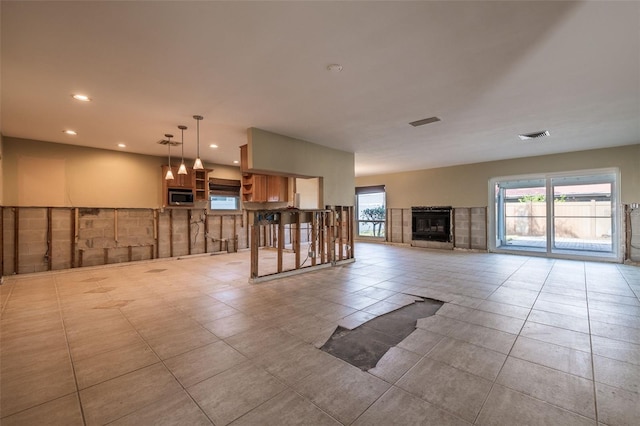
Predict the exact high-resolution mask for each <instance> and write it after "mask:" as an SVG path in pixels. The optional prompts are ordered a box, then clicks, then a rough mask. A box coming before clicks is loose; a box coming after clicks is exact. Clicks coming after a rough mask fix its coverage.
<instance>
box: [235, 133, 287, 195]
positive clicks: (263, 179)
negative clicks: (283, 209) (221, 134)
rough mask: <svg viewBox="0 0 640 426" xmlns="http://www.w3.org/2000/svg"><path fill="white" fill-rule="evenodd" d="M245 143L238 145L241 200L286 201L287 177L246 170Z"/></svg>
mask: <svg viewBox="0 0 640 426" xmlns="http://www.w3.org/2000/svg"><path fill="white" fill-rule="evenodd" d="M247 164H248V160H247V145H242V146H241V147H240V172H241V173H242V201H252V202H261V203H262V202H266V201H278V202H282V201H288V199H289V197H288V194H289V178H288V177H286V176H272V175H262V174H257V173H251V172H249V171H248V170H247V167H248V166H247Z"/></svg>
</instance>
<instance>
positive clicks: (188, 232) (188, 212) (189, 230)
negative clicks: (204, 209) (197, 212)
mask: <svg viewBox="0 0 640 426" xmlns="http://www.w3.org/2000/svg"><path fill="white" fill-rule="evenodd" d="M187 254H191V209H187Z"/></svg>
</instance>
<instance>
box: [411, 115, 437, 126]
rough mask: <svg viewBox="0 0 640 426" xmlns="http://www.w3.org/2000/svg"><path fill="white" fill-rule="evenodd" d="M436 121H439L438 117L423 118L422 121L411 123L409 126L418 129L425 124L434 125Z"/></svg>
mask: <svg viewBox="0 0 640 426" xmlns="http://www.w3.org/2000/svg"><path fill="white" fill-rule="evenodd" d="M437 121H440V119H439V118H438V117H429V118H423V119H422V120H416V121H412V122H411V123H409V124H411V125H412V126H413V127H418V126H424V125H425V124H429V123H435V122H437Z"/></svg>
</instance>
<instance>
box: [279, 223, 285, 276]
mask: <svg viewBox="0 0 640 426" xmlns="http://www.w3.org/2000/svg"><path fill="white" fill-rule="evenodd" d="M283 250H284V224H283V223H282V221H280V223H279V224H278V272H282V252H283Z"/></svg>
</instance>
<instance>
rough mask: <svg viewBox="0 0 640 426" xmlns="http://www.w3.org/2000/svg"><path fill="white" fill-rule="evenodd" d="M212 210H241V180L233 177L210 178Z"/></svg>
mask: <svg viewBox="0 0 640 426" xmlns="http://www.w3.org/2000/svg"><path fill="white" fill-rule="evenodd" d="M209 201H210V207H211V210H240V208H241V207H240V181H239V180H233V179H218V178H210V179H209Z"/></svg>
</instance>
